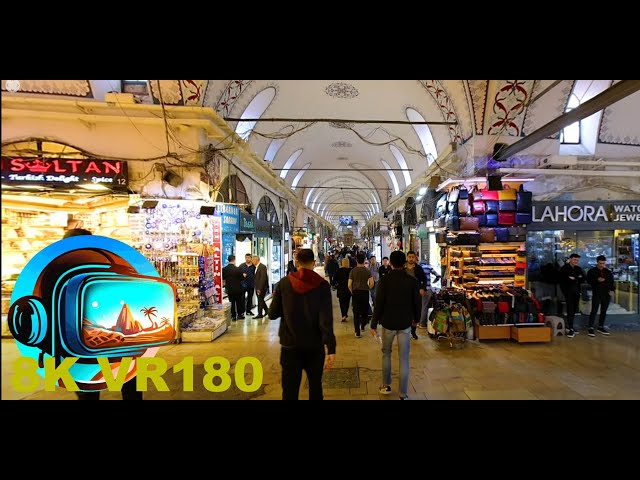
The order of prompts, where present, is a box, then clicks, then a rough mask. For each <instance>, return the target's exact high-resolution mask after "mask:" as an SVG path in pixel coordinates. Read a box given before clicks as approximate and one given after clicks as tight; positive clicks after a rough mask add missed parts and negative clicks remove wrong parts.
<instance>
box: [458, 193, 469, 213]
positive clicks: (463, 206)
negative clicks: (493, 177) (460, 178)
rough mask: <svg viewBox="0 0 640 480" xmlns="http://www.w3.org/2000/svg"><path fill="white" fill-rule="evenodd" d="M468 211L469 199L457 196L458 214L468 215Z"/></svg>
mask: <svg viewBox="0 0 640 480" xmlns="http://www.w3.org/2000/svg"><path fill="white" fill-rule="evenodd" d="M465 192H466V190H465ZM469 213H470V212H469V200H468V199H467V198H458V214H459V215H469Z"/></svg>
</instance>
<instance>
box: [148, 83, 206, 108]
mask: <svg viewBox="0 0 640 480" xmlns="http://www.w3.org/2000/svg"><path fill="white" fill-rule="evenodd" d="M206 84H207V80H150V81H149V85H150V86H151V95H152V97H153V102H154V103H156V104H159V103H160V98H161V97H162V100H163V101H164V103H165V104H167V105H190V106H197V105H202V100H203V97H204V90H205V88H206Z"/></svg>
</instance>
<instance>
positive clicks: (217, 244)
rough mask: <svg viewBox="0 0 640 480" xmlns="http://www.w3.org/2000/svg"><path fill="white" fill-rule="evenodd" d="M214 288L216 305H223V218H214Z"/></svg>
mask: <svg viewBox="0 0 640 480" xmlns="http://www.w3.org/2000/svg"><path fill="white" fill-rule="evenodd" d="M212 222H213V288H214V292H215V295H214V296H215V299H216V303H217V304H219V305H222V296H223V293H222V218H220V217H213V218H212Z"/></svg>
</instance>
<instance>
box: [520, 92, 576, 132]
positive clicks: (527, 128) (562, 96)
mask: <svg viewBox="0 0 640 480" xmlns="http://www.w3.org/2000/svg"><path fill="white" fill-rule="evenodd" d="M554 82H555V80H539V81H538V83H537V84H536V87H535V91H533V92H532V93H531V98H535V97H536V96H537V95H539V92H543V91H544V90H545V89H546V88H547V87H549V86H551V85H552V84H553V83H554ZM574 84H575V80H563V81H562V82H561V83H560V84H558V85H557V86H555V87H553V88H552V89H551V90H549V91H548V92H546V93H545V94H544V95H542V96H541V97H540V98H538V99H536V101H535V102H533V103H531V104H530V105H529V107H528V108H527V109H526V112H525V117H524V123H523V125H522V133H521V135H522V136H523V137H524V136H526V135H529V134H530V133H531V132H533V131H535V130H537V129H538V128H540V127H542V126H543V125H545V124H547V123H549V122H550V121H551V120H553V119H554V118H557V117H559V116H560V115H562V114H563V113H564V111H565V110H566V108H567V103H568V102H569V95H571V92H572V90H573V85H574ZM559 136H560V132H558V133H555V134H553V135H551V136H549V137H548V138H558V137H559Z"/></svg>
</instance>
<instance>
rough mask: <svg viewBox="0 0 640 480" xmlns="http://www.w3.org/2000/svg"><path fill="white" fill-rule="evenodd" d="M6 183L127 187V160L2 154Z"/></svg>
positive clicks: (3, 180) (3, 178) (3, 173)
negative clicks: (90, 184) (89, 184)
mask: <svg viewBox="0 0 640 480" xmlns="http://www.w3.org/2000/svg"><path fill="white" fill-rule="evenodd" d="M2 183H4V184H14V185H15V184H20V185H76V184H88V183H95V184H101V185H106V186H110V187H112V186H115V185H118V186H123V187H124V186H127V184H128V183H129V175H128V171H127V164H126V162H123V161H120V160H101V159H95V158H90V159H89V158H86V159H81V158H39V157H8V156H7V157H5V156H3V157H2Z"/></svg>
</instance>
